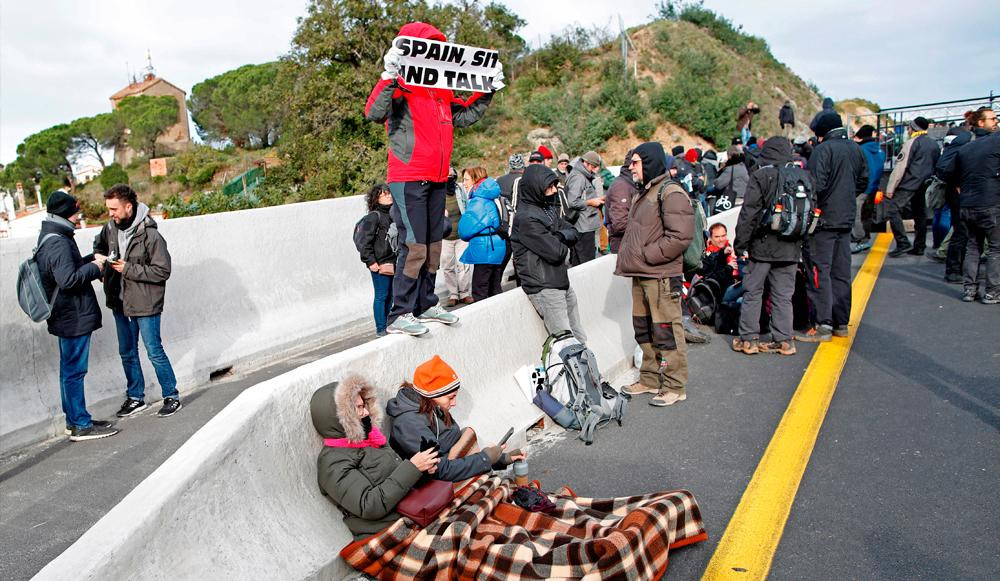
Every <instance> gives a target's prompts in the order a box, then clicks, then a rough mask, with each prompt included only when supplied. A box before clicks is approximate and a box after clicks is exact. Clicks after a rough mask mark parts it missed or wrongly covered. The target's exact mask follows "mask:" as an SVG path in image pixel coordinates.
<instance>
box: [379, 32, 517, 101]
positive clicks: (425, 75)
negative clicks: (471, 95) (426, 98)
mask: <svg viewBox="0 0 1000 581" xmlns="http://www.w3.org/2000/svg"><path fill="white" fill-rule="evenodd" d="M392 46H394V47H396V48H398V49H399V50H401V51H402V57H400V67H399V76H400V77H402V78H403V82H404V83H406V84H407V85H410V86H415V87H430V88H432V89H451V90H453V91H476V92H478V93H491V92H494V91H499V90H500V89H502V88H503V87H504V84H503V82H501V81H499V80H494V79H495V78H496V76H497V74H498V73H499V72H500V70H501V67H502V66H501V65H500V53H498V52H497V51H495V50H489V49H485V48H476V47H473V46H464V45H461V44H454V43H451V42H441V41H439V40H430V39H427V38H416V37H413V36H397V37H396V38H395V39H394V40H393V41H392Z"/></svg>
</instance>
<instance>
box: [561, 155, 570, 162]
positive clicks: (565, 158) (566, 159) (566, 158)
mask: <svg viewBox="0 0 1000 581" xmlns="http://www.w3.org/2000/svg"><path fill="white" fill-rule="evenodd" d="M564 161H565V162H567V163H568V162H569V154H568V153H560V154H559V163H562V162H564Z"/></svg>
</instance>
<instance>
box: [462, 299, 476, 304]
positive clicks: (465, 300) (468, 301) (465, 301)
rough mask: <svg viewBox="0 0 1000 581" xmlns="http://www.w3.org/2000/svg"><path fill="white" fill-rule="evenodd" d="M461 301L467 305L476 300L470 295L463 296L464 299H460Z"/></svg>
mask: <svg viewBox="0 0 1000 581" xmlns="http://www.w3.org/2000/svg"><path fill="white" fill-rule="evenodd" d="M462 302H463V303H465V304H467V305H471V304H472V303H474V302H476V299H474V298H472V297H465V298H464V299H462Z"/></svg>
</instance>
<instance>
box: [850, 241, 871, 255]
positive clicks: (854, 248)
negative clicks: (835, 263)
mask: <svg viewBox="0 0 1000 581" xmlns="http://www.w3.org/2000/svg"><path fill="white" fill-rule="evenodd" d="M871 247H872V243H871V242H855V243H854V244H851V254H857V253H859V252H864V251H865V250H868V249H869V248H871Z"/></svg>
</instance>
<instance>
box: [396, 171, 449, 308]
mask: <svg viewBox="0 0 1000 581" xmlns="http://www.w3.org/2000/svg"><path fill="white" fill-rule="evenodd" d="M445 185H446V184H444V183H435V182H393V183H391V184H389V191H390V192H391V193H392V202H393V204H392V210H390V211H389V214H390V215H391V216H392V220H393V222H395V223H396V228H397V229H398V231H399V256H398V257H397V259H396V276H395V277H393V281H392V311H390V313H389V321H390V322H391V321H395V320H396V317H398V316H400V315H405V314H407V313H413V314H414V315H420V314H421V313H423V312H424V311H425V310H427V309H429V308H431V307H433V306H434V305H436V304H438V297H437V294H435V293H434V283H435V279H436V278H437V271H438V266H439V265H440V264H441V238H442V235H443V234H444V196H445Z"/></svg>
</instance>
